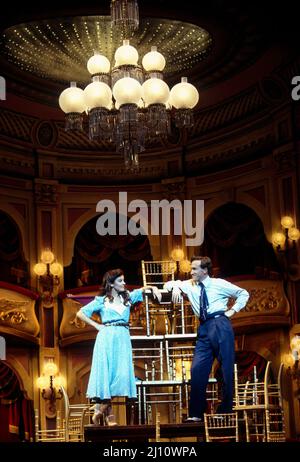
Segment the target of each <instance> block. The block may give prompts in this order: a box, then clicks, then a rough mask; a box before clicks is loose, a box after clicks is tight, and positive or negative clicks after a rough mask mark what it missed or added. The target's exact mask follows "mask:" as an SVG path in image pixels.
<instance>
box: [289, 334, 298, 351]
mask: <svg viewBox="0 0 300 462" xmlns="http://www.w3.org/2000/svg"><path fill="white" fill-rule="evenodd" d="M291 350H297V351H300V336H299V335H295V336H294V337H293V338H292V340H291Z"/></svg>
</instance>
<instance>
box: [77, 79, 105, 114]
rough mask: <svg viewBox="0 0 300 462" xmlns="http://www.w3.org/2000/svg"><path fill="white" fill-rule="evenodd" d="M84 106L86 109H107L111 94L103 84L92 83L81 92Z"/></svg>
mask: <svg viewBox="0 0 300 462" xmlns="http://www.w3.org/2000/svg"><path fill="white" fill-rule="evenodd" d="M83 93H84V98H85V104H86V107H87V108H88V109H93V108H95V107H105V108H106V109H109V108H110V106H111V101H112V92H111V89H110V88H109V86H108V85H107V84H106V83H104V82H97V81H94V82H92V83H90V84H89V85H87V87H85V89H84V90H83Z"/></svg>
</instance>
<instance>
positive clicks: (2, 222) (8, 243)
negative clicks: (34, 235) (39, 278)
mask: <svg viewBox="0 0 300 462" xmlns="http://www.w3.org/2000/svg"><path fill="white" fill-rule="evenodd" d="M0 280H1V281H5V282H9V283H11V284H18V285H21V286H23V287H29V266H28V263H27V261H26V260H25V257H24V252H23V245H22V237H21V233H20V230H19V227H18V225H17V224H16V222H15V221H14V220H13V219H12V218H11V217H10V216H9V215H8V214H7V213H5V212H3V211H2V210H0Z"/></svg>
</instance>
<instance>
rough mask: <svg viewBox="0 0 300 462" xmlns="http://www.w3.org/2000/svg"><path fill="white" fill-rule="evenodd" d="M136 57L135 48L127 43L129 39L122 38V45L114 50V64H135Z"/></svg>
mask: <svg viewBox="0 0 300 462" xmlns="http://www.w3.org/2000/svg"><path fill="white" fill-rule="evenodd" d="M138 59H139V54H138V52H137V50H136V49H135V48H134V47H133V46H132V45H129V40H123V45H121V46H120V47H119V48H117V50H116V52H115V60H116V66H124V65H131V66H137V63H138Z"/></svg>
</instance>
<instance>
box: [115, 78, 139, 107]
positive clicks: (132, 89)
mask: <svg viewBox="0 0 300 462" xmlns="http://www.w3.org/2000/svg"><path fill="white" fill-rule="evenodd" d="M113 95H114V98H115V100H116V102H117V104H119V105H120V106H121V105H122V104H138V103H139V101H140V99H141V97H142V86H141V84H140V83H139V82H138V81H137V80H135V79H133V78H131V77H123V78H122V79H120V80H118V81H117V82H116V83H115V85H114V88H113ZM116 107H117V106H116Z"/></svg>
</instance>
